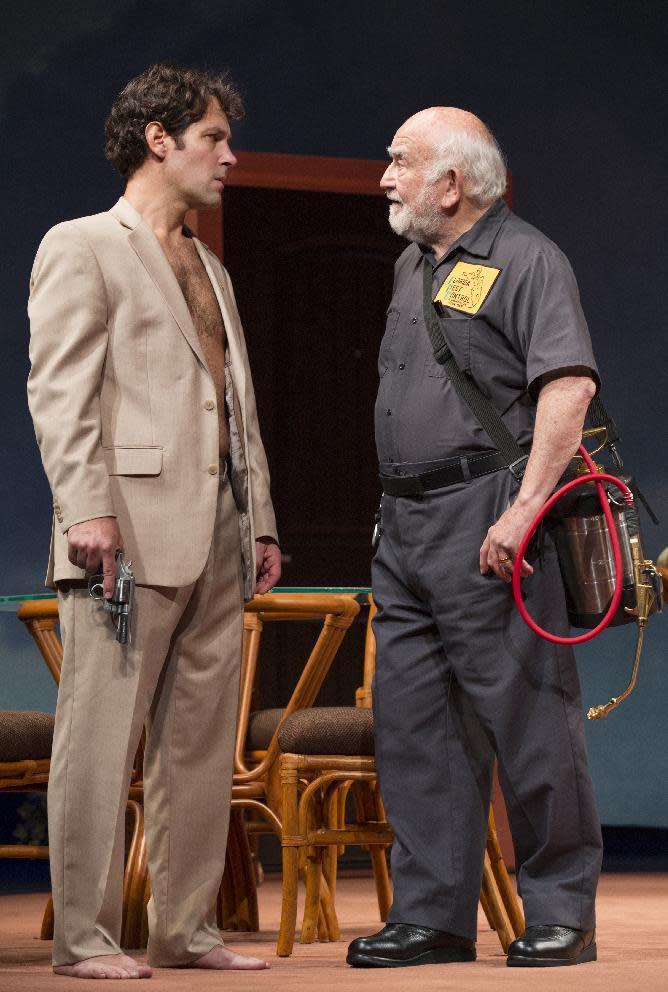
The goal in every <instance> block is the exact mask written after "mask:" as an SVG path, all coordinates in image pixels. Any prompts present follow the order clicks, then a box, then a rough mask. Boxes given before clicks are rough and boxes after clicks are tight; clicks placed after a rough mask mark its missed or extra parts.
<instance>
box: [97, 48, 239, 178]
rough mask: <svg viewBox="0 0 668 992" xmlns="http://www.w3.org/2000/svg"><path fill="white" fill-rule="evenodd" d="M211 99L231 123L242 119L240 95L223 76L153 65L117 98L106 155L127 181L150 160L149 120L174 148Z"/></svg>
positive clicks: (111, 114) (203, 111)
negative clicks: (146, 134)
mask: <svg viewBox="0 0 668 992" xmlns="http://www.w3.org/2000/svg"><path fill="white" fill-rule="evenodd" d="M212 98H213V99H216V100H217V101H218V103H219V104H220V106H221V109H222V110H223V112H224V113H225V114H226V115H227V117H228V118H229V119H230V120H238V119H239V118H240V117H242V116H243V112H244V108H243V103H242V100H241V96H240V95H239V91H238V90H237V88H236V87H235V86H234V84H233V83H231V82H230V80H229V78H228V76H227V74H214V73H210V72H203V71H201V70H199V69H181V68H179V67H178V66H173V65H165V64H162V63H160V64H158V65H152V66H151V68H150V69H147V70H146V71H145V72H142V74H141V75H140V76H136V77H135V78H134V79H131V80H130V82H129V83H128V84H127V85H126V86H125V87H124V89H123V90H121V92H120V93H119V94H118V96H117V97H116V100H115V101H114V105H113V106H112V108H111V113H110V114H109V118H108V120H107V123H106V126H105V133H106V137H107V140H106V144H105V149H104V151H105V155H106V156H107V158H108V159H109V161H110V162H113V164H114V165H115V166H116V168H117V169H118V171H119V172H120V174H121V175H122V176H123V177H124V178H125V179H129V178H130V176H131V175H132V174H133V172H136V170H137V169H138V168H139V166H140V165H141V164H142V162H144V160H145V159H146V158H147V156H148V146H147V144H146V139H145V137H144V129H145V127H146V125H147V124H148V123H149V122H150V121H160V123H161V124H162V125H163V127H164V128H165V130H166V131H167V133H168V134H170V135H171V136H172V138H174V139H175V140H176V142H177V145H178V144H179V138H180V136H181V135H182V134H183V132H184V131H185V129H186V128H187V127H188V126H189V125H190V124H192V123H194V122H195V121H198V120H201V118H202V117H203V116H204V114H205V113H206V109H207V106H208V104H209V101H210V100H211V99H212Z"/></svg>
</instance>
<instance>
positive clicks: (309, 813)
mask: <svg viewBox="0 0 668 992" xmlns="http://www.w3.org/2000/svg"><path fill="white" fill-rule="evenodd" d="M374 612H375V607H374V605H373V602H372V603H371V607H370V616H369V624H368V628H367V640H366V650H365V658H364V684H363V686H362V687H361V689H359V690H358V692H357V707H338V708H331V709H326V708H320V709H319V708H314V709H312V710H310V711H309V710H304V711H302V712H300V713H296V714H294V715H292V716H291V717H289V718H288V719H286V720H285V721H284V722H283V724H282V726H281V728H280V730H279V735H278V737H279V743H280V746H281V750H282V751H283V754H282V757H281V765H280V769H281V793H282V795H281V803H282V815H283V836H282V841H281V843H282V852H283V901H282V908H281V924H280V931H279V938H278V949H277V953H278V954H279V956H281V957H287V956H288V955H290V954H291V953H292V948H293V945H294V938H295V930H296V917H297V889H298V881H299V874H300V870H301V872H302V874H304V875H305V879H306V900H305V908H304V919H303V923H302V929H301V937H300V940H301V942H302V943H310V942H311V941H312V940H314V938H315V935H316V933H318V936H319V937H320V939H321V940H323V939H324V940H336V939H338V936H339V925H338V920H337V918H336V912H335V908H334V899H333V896H334V894H335V891H336V868H337V858H338V854H339V853H340V851H341V850H342V846H343V845H346V844H360V845H362V846H364V847H367V848H368V849H369V852H370V854H371V860H372V866H373V871H374V877H375V881H376V891H377V895H378V906H379V914H380V918H381V920H385V919H386V918H387V911H388V907H389V905H390V902H391V894H390V886H389V880H388V875H387V863H386V860H385V848H386V847H388V846H389V844H391V842H392V831H391V828H390V826H389V824H388V823H387V821H386V819H385V814H384V810H383V804H382V797H381V795H380V792H379V789H378V782H377V779H376V770H375V758H374V741H373V715H372V713H371V709H370V706H371V683H372V678H373V672H374V669H375V639H374V637H373V631H372V628H371V619H372V616H373V613H374ZM351 789H352V790H353V792H354V795H355V800H356V802H355V820H354V822H349V821H347V819H346V808H347V806H346V799H347V796H348V793H349V791H350V790H351ZM323 884H325V885H326V888H327V891H328V893H329V894H330V895H331V897H332V899H331V902H330V903H328V904H327V905H326V906H325V907H323V905H322V900H321V888H322V886H323ZM480 901H481V905H482V907H483V910H484V912H485V915H486V917H487V919H488V921H489V924H490V926H491V927H492V928H493V929H495V930H496V931H497V933H498V936H499V940H500V942H501V945H502V947H503V949H504V951H506V950H507V948H508V946H509V944H510V943H511V941H512V940H514V939H515V937H517V936H519V934H520V933H522V932H523V930H524V919H523V916H522V912H521V910H520V907H519V904H518V900H517V896H516V894H515V890H514V887H513V885H512V883H511V882H510V879H509V877H508V872H507V871H506V867H505V864H504V861H503V857H502V855H501V850H500V847H499V843H498V840H497V836H496V830H495V826H494V818H493V814H492V811H491V809H490V814H489V827H488V835H487V850H486V853H485V863H484V870H483V881H482V889H481V893H480ZM323 910H325V912H323Z"/></svg>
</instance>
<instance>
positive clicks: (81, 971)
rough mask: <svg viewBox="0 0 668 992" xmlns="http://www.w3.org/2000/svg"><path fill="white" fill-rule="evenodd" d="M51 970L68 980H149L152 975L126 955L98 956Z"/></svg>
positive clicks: (148, 969)
mask: <svg viewBox="0 0 668 992" xmlns="http://www.w3.org/2000/svg"><path fill="white" fill-rule="evenodd" d="M53 970H54V972H55V974H56V975H67V976H68V977H69V978H150V977H151V975H152V974H153V972H152V971H151V969H150V968H149V967H147V966H146V965H145V964H139V963H138V962H137V961H135V960H134V958H129V957H128V956H127V954H100V955H99V956H98V957H94V958H85V959H84V960H83V961H77V962H76V964H59V965H57V966H55V967H54V969H53Z"/></svg>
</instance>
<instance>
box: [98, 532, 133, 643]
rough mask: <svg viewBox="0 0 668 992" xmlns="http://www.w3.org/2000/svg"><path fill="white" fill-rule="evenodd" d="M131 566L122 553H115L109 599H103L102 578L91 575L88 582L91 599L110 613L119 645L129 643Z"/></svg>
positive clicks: (131, 598) (131, 599)
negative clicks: (113, 573)
mask: <svg viewBox="0 0 668 992" xmlns="http://www.w3.org/2000/svg"><path fill="white" fill-rule="evenodd" d="M131 565H132V562H131V561H129V562H127V563H126V562H125V559H124V558H123V552H122V551H117V552H116V579H115V582H114V591H113V593H112V596H111V599H105V598H104V595H103V581H104V576H102V575H93V576H92V577H91V578H90V579H89V581H88V591H89V593H90V597H91V599H95V600H97V601H98V602H100V603H102V606H103V607H104V609H105V610H107V611H108V612H109V613H111V619H112V621H113V624H114V626H115V628H116V640H117V641H118V642H119V644H128V643H129V642H130V619H131V617H132V605H133V602H134V593H135V577H134V575H133V574H132V571H131Z"/></svg>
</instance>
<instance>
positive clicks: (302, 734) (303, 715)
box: [278, 706, 375, 757]
mask: <svg viewBox="0 0 668 992" xmlns="http://www.w3.org/2000/svg"><path fill="white" fill-rule="evenodd" d="M278 743H279V744H280V747H281V751H283V752H285V753H290V754H344V755H356V754H359V755H363V756H369V757H370V756H372V755H374V754H375V749H374V741H373V713H372V712H371V710H369V709H364V708H361V707H356V706H314V707H313V708H312V709H307V710H298V711H297V712H296V713H293V714H292V716H289V717H288V718H287V720H286V721H285V722H284V723H283V724H282V726H281V729H280V730H279V732H278Z"/></svg>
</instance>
